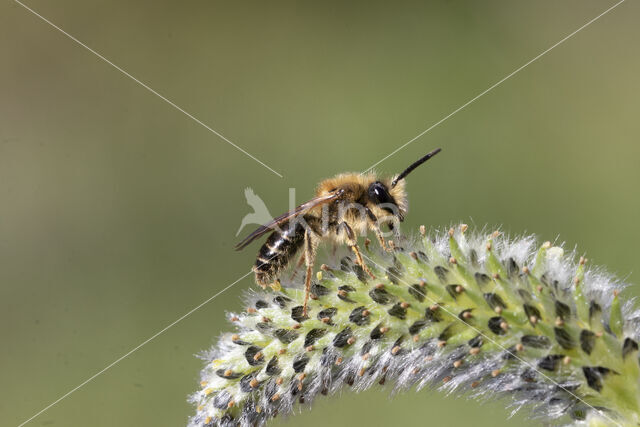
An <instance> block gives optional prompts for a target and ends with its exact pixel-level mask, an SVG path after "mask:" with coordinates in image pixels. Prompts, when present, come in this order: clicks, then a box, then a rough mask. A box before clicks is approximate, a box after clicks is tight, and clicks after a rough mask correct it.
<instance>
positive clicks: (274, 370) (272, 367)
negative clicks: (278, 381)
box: [264, 356, 280, 375]
mask: <svg viewBox="0 0 640 427" xmlns="http://www.w3.org/2000/svg"><path fill="white" fill-rule="evenodd" d="M264 372H265V373H266V374H267V375H278V374H279V373H280V368H279V367H278V358H277V357H276V356H273V357H272V358H271V360H269V363H267V367H266V368H265V370H264Z"/></svg>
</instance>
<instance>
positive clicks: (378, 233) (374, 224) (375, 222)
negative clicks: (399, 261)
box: [365, 208, 389, 251]
mask: <svg viewBox="0 0 640 427" xmlns="http://www.w3.org/2000/svg"><path fill="white" fill-rule="evenodd" d="M365 209H366V212H367V216H368V217H369V223H370V224H371V228H373V231H374V232H375V233H376V237H377V238H378V242H380V246H381V247H382V249H384V250H385V251H388V250H389V249H388V248H387V244H386V243H385V241H384V236H383V235H382V230H380V224H378V218H377V217H376V216H375V214H374V213H373V212H371V209H369V208H365Z"/></svg>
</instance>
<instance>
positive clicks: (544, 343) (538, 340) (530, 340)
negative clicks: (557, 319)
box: [520, 335, 551, 349]
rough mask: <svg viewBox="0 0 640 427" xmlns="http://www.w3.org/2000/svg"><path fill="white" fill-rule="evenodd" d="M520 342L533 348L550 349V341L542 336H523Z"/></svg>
mask: <svg viewBox="0 0 640 427" xmlns="http://www.w3.org/2000/svg"><path fill="white" fill-rule="evenodd" d="M520 342H521V343H522V345H526V346H527V347H533V348H542V349H545V348H550V347H551V341H549V338H547V337H545V336H544V335H523V336H522V338H521V339H520Z"/></svg>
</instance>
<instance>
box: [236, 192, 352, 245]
mask: <svg viewBox="0 0 640 427" xmlns="http://www.w3.org/2000/svg"><path fill="white" fill-rule="evenodd" d="M342 193H343V190H336V191H334V192H332V193H329V194H327V195H324V196H319V197H315V198H313V199H311V200H309V201H308V202H305V203H303V204H301V205H300V206H297V207H296V208H295V209H293V210H291V211H289V212H286V213H283V214H282V215H280V216H278V217H276V218H274V219H272V220H271V221H269V222H268V223H266V224H264V225H261V226H260V227H258V228H257V229H256V230H255V231H254V232H253V233H251V234H249V235H248V236H247V237H245V238H244V239H242V241H241V242H239V243H238V244H237V245H236V246H235V249H236V250H237V251H239V250H241V249H244V248H245V247H246V246H247V245H249V244H250V243H251V242H253V241H254V240H256V239H257V238H259V237H260V236H263V235H265V234H266V233H269V232H270V231H272V230H274V229H275V228H277V227H278V226H280V224H282V223H285V222H287V221H288V220H290V219H291V218H295V217H297V216H299V215H303V214H305V213H307V212H309V211H310V210H311V209H313V208H315V207H316V206H320V205H323V204H325V203H329V202H330V201H332V200H335V199H337V198H338V197H340V196H341V195H342Z"/></svg>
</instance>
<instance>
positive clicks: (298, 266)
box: [289, 253, 304, 282]
mask: <svg viewBox="0 0 640 427" xmlns="http://www.w3.org/2000/svg"><path fill="white" fill-rule="evenodd" d="M303 263H304V253H303V254H302V255H300V259H298V262H297V263H296V268H294V269H293V273H291V277H290V278H289V279H290V280H291V281H292V282H293V279H295V278H296V275H297V274H298V270H299V269H300V267H301V266H302V264H303Z"/></svg>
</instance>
